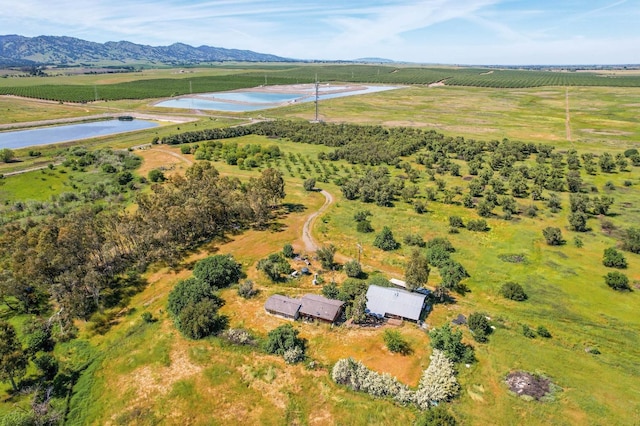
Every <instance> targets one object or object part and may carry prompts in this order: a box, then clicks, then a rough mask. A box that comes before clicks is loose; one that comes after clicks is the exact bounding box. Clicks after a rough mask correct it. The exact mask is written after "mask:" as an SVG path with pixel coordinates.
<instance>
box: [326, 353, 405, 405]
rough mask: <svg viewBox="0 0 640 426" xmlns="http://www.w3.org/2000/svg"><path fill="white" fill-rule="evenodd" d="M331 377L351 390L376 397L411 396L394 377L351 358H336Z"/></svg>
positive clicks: (396, 397)
mask: <svg viewBox="0 0 640 426" xmlns="http://www.w3.org/2000/svg"><path fill="white" fill-rule="evenodd" d="M331 379H332V380H333V381H334V382H336V383H338V384H340V385H344V386H347V387H348V388H349V389H351V390H353V391H356V392H366V393H368V394H369V395H371V396H374V397H377V398H384V397H393V398H395V399H396V400H397V399H398V396H401V395H406V394H409V395H410V396H409V398H406V399H409V400H411V399H412V397H413V395H412V393H411V391H410V390H409V389H408V388H407V387H406V386H404V385H403V384H401V383H400V382H399V381H398V380H397V379H396V378H395V377H392V376H391V375H390V374H379V373H376V372H375V371H371V370H369V369H368V368H367V367H365V366H364V365H363V364H362V363H361V362H359V361H356V360H354V359H353V358H343V359H340V360H338V362H336V363H335V364H334V366H333V368H332V369H331Z"/></svg>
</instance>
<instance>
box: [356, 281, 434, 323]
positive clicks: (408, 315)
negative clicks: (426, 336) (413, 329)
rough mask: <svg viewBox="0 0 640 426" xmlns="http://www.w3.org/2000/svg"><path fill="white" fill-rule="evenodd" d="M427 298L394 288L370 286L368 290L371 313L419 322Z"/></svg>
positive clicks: (368, 303)
mask: <svg viewBox="0 0 640 426" xmlns="http://www.w3.org/2000/svg"><path fill="white" fill-rule="evenodd" d="M426 298H427V296H425V295H424V294H419V293H412V292H409V291H406V290H402V289H399V288H393V287H379V286H377V285H370V286H369V289H368V290H367V309H368V311H369V313H371V314H376V315H382V316H385V317H391V318H404V319H408V320H412V321H418V320H419V319H420V315H421V314H422V310H423V309H424V307H425V299H426Z"/></svg>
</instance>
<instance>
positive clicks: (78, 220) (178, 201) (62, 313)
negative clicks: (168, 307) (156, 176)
mask: <svg viewBox="0 0 640 426" xmlns="http://www.w3.org/2000/svg"><path fill="white" fill-rule="evenodd" d="M284 195H285V193H284V181H283V179H282V175H281V174H280V173H279V172H278V171H276V170H274V169H266V170H264V171H263V172H262V174H261V176H260V177H259V178H254V179H251V180H249V181H248V182H245V183H242V182H240V181H239V180H238V179H237V178H233V177H221V176H220V175H219V173H218V171H217V170H216V169H215V168H214V167H212V166H211V165H210V164H209V163H196V164H194V165H193V166H191V167H190V168H189V169H188V170H187V171H186V173H185V176H184V177H183V176H173V177H171V178H169V179H168V180H167V181H166V182H165V183H164V184H156V185H154V186H153V187H152V191H151V192H149V193H146V194H139V195H138V197H137V200H136V201H137V209H136V210H135V211H133V212H128V211H125V210H122V209H117V210H112V209H107V208H105V207H101V206H85V207H83V208H80V209H78V210H75V211H72V212H70V213H68V214H65V215H62V216H59V217H49V218H47V220H43V221H41V222H36V221H34V220H31V219H29V220H27V221H25V222H24V223H12V224H8V225H6V226H5V227H4V229H3V232H2V235H1V236H0V253H1V256H2V257H1V258H0V266H1V267H2V271H3V272H2V274H0V302H1V303H3V304H5V305H6V306H7V307H8V308H9V309H11V310H14V311H16V312H39V311H41V310H44V309H46V306H47V304H48V302H53V304H54V305H55V306H56V308H57V311H58V315H57V318H58V319H59V320H60V324H61V326H62V327H64V326H68V325H70V324H71V320H72V319H74V318H82V319H87V318H88V317H89V316H90V315H91V314H92V313H93V312H95V311H96V310H98V309H103V308H108V307H110V306H113V303H115V302H116V301H117V300H118V297H119V292H120V290H121V289H122V287H124V286H125V285H129V284H131V280H133V279H134V278H133V277H135V275H136V273H137V272H138V271H143V270H144V269H145V268H146V266H147V265H148V264H150V263H152V262H157V261H161V262H166V263H167V264H176V263H177V262H178V260H179V259H180V257H181V256H182V255H183V254H184V253H185V252H186V251H187V250H189V249H192V248H194V247H197V246H198V245H200V244H202V243H203V242H206V241H210V240H211V239H213V238H215V237H218V236H221V235H224V234H225V233H228V232H238V231H240V230H242V229H245V228H247V227H249V226H258V227H260V226H264V225H265V224H267V223H268V221H269V220H270V218H271V217H272V213H273V208H274V207H275V206H277V205H278V204H279V202H280V200H282V198H283V197H284Z"/></svg>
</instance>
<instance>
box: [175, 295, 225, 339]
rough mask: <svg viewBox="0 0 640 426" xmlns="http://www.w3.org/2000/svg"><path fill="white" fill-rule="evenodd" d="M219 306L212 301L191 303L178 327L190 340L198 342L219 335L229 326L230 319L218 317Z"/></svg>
mask: <svg viewBox="0 0 640 426" xmlns="http://www.w3.org/2000/svg"><path fill="white" fill-rule="evenodd" d="M218 308H219V305H218V304H216V303H215V301H213V300H211V299H204V300H201V301H199V302H197V303H190V304H189V305H187V306H186V307H185V308H184V309H183V310H182V311H180V314H179V315H178V319H177V321H176V327H177V328H178V330H180V332H181V333H182V334H183V335H184V336H185V337H188V338H189V339H193V340H198V339H202V338H203V337H207V336H211V335H214V334H217V333H218V332H220V331H222V330H224V329H225V328H226V326H227V323H228V319H227V318H226V317H224V316H222V315H218Z"/></svg>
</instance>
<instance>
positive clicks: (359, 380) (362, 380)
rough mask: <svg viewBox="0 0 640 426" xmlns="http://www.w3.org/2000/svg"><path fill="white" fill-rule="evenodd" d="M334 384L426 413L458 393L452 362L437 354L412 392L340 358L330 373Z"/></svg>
mask: <svg viewBox="0 0 640 426" xmlns="http://www.w3.org/2000/svg"><path fill="white" fill-rule="evenodd" d="M331 378H332V379H333V381H334V382H336V383H338V384H341V385H345V386H347V387H348V388H349V389H351V390H354V391H356V392H366V393H368V394H369V395H371V396H374V397H377V398H385V397H390V398H393V400H394V401H396V402H397V403H399V404H402V405H408V404H412V403H413V404H415V405H416V406H417V407H418V408H420V409H421V410H427V409H429V407H430V406H431V405H433V404H434V403H436V402H440V401H448V400H450V399H451V398H453V397H455V396H456V395H457V394H458V392H459V391H460V386H459V385H458V381H457V380H456V376H455V370H454V369H453V362H452V361H451V360H450V359H449V358H447V356H446V355H445V354H444V353H443V352H442V351H439V350H434V351H433V354H432V355H431V363H430V364H429V367H428V368H427V369H426V370H425V371H424V372H423V373H422V378H421V379H420V384H419V386H418V390H416V391H413V390H411V389H409V387H408V386H406V385H404V384H402V383H400V382H399V381H398V379H396V378H395V377H393V376H391V375H390V374H388V373H384V374H380V373H376V372H375V371H371V370H369V369H368V368H367V367H365V366H364V365H363V364H362V363H361V362H359V361H356V360H354V359H353V358H343V359H341V360H339V361H338V362H336V364H335V365H334V366H333V369H332V370H331Z"/></svg>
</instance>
